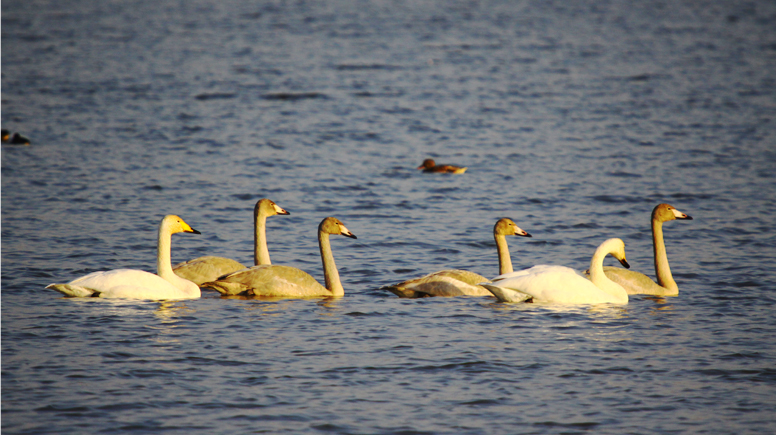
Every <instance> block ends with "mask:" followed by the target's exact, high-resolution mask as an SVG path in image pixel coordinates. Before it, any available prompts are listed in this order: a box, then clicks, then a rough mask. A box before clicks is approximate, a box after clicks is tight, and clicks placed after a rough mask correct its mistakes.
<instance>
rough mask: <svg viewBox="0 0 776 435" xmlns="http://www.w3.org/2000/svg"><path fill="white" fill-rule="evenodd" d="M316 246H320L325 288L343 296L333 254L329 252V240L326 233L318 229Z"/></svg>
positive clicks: (343, 290) (335, 294) (343, 292)
mask: <svg viewBox="0 0 776 435" xmlns="http://www.w3.org/2000/svg"><path fill="white" fill-rule="evenodd" d="M318 246H319V247H320V248H321V260H322V261H323V278H324V280H325V283H326V288H327V289H329V290H330V291H331V293H332V294H333V295H334V296H344V295H345V289H344V288H342V282H340V276H339V272H338V271H337V265H336V264H335V263H334V255H332V253H331V243H330V242H329V234H328V233H324V232H323V231H318Z"/></svg>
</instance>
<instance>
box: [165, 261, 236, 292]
mask: <svg viewBox="0 0 776 435" xmlns="http://www.w3.org/2000/svg"><path fill="white" fill-rule="evenodd" d="M242 269H245V266H243V265H242V264H240V263H239V262H237V261H235V260H232V259H231V258H226V257H216V256H211V255H207V256H204V257H198V258H195V259H193V260H189V261H186V262H183V263H179V264H176V265H175V266H174V267H173V268H172V270H173V272H175V274H176V275H178V276H179V277H181V278H184V279H188V280H189V281H191V282H193V283H195V284H197V285H200V284H202V283H204V282H209V281H215V280H216V279H218V278H219V277H221V276H224V275H226V274H229V273H232V272H236V271H238V270H242Z"/></svg>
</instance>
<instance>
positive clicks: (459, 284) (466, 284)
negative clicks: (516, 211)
mask: <svg viewBox="0 0 776 435" xmlns="http://www.w3.org/2000/svg"><path fill="white" fill-rule="evenodd" d="M505 236H522V237H531V235H530V234H528V233H527V232H525V231H523V230H522V229H521V228H520V227H518V226H517V225H516V224H515V223H514V222H513V221H512V219H509V218H502V219H499V220H498V222H496V225H494V226H493V238H494V239H496V248H497V249H498V265H499V274H502V275H503V274H505V273H510V272H512V259H511V258H510V257H509V247H508V246H507V239H506V237H505ZM482 282H490V280H488V279H487V278H485V277H484V276H482V275H479V274H476V273H474V272H469V271H467V270H458V269H448V270H440V271H439V272H434V273H430V274H428V275H425V276H422V277H420V278H414V279H410V280H407V281H404V282H400V283H398V284H393V285H390V286H386V287H383V290H389V291H390V292H392V293H393V294H395V295H396V296H399V297H400V298H422V297H427V296H464V295H467V296H490V292H489V291H488V290H487V289H485V288H484V287H482V286H481V285H479V284H480V283H482Z"/></svg>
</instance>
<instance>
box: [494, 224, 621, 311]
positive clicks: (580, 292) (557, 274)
mask: <svg viewBox="0 0 776 435" xmlns="http://www.w3.org/2000/svg"><path fill="white" fill-rule="evenodd" d="M607 254H612V256H613V257H614V258H616V259H617V260H619V261H620V263H622V265H623V266H625V267H630V265H628V261H627V260H626V259H625V244H624V243H623V241H622V240H620V239H609V240H607V241H605V242H603V243H602V244H601V245H600V246H599V247H598V249H596V250H595V254H593V258H592V260H590V271H591V274H590V280H588V279H587V278H585V277H584V276H582V275H581V274H579V273H578V272H577V271H575V270H574V269H571V268H569V267H565V266H547V265H541V266H534V267H532V268H530V269H526V270H521V271H519V272H512V273H508V274H506V275H501V276H497V277H495V278H493V282H492V283H483V284H482V285H483V286H484V287H485V288H487V289H488V290H490V291H491V293H493V295H494V296H496V298H497V299H498V300H499V301H502V302H522V301H525V300H527V299H530V298H533V301H534V302H555V303H563V304H602V303H614V304H627V303H628V293H626V292H625V289H624V288H622V286H621V285H619V284H617V283H615V282H613V281H612V280H610V279H609V278H607V277H606V275H605V274H604V271H603V262H604V257H606V255H607Z"/></svg>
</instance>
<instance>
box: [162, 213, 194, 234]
mask: <svg viewBox="0 0 776 435" xmlns="http://www.w3.org/2000/svg"><path fill="white" fill-rule="evenodd" d="M161 226H162V228H167V229H168V230H169V231H170V234H175V233H194V234H202V233H200V232H199V231H197V230H195V229H194V228H191V227H190V226H189V224H187V223H186V222H185V221H184V220H183V219H181V218H180V217H179V216H175V215H174V214H168V215H167V216H165V217H164V219H162V224H161Z"/></svg>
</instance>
